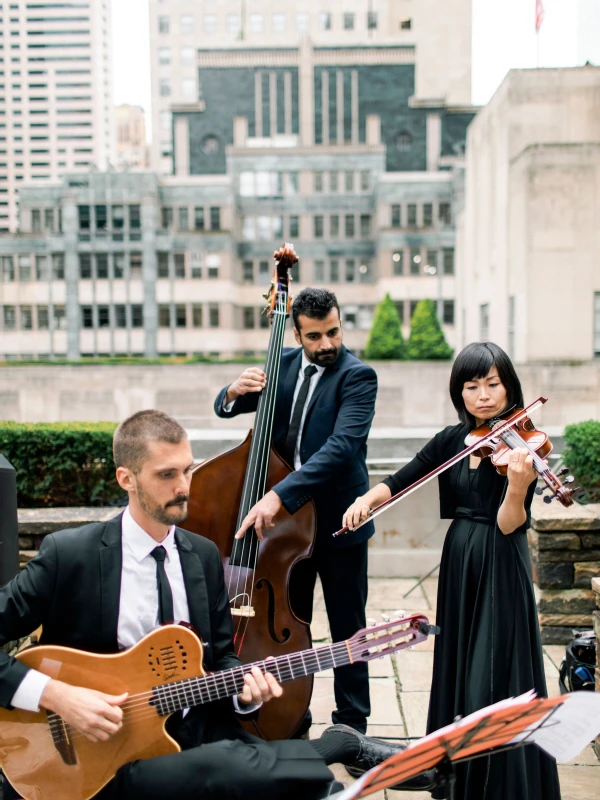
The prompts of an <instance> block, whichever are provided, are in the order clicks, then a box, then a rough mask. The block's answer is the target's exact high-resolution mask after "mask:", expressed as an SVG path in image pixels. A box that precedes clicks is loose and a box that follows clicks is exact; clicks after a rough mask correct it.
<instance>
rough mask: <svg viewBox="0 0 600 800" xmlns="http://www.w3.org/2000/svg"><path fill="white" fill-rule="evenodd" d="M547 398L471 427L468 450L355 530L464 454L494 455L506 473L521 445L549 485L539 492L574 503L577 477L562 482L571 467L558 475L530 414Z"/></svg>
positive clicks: (543, 436)
mask: <svg viewBox="0 0 600 800" xmlns="http://www.w3.org/2000/svg"><path fill="white" fill-rule="evenodd" d="M547 401H548V398H547V397H538V399H537V400H535V401H534V402H533V403H531V404H530V405H528V406H527V407H526V408H512V409H510V410H509V411H508V412H505V414H506V413H508V414H509V416H508V417H507V418H503V417H499V418H496V419H493V420H490V421H489V422H488V423H486V424H485V425H481V426H480V427H479V428H475V430H473V431H471V432H470V433H469V434H468V435H467V436H466V438H465V445H466V447H465V449H464V450H461V452H460V453H458V455H455V456H453V457H452V458H449V459H448V461H445V462H444V463H443V464H441V466H439V467H436V469H434V470H432V471H431V472H429V473H428V474H427V475H425V476H424V477H423V478H420V479H419V480H418V481H415V482H414V483H412V484H411V485H410V486H407V487H406V489H403V490H402V491H401V492H398V493H397V494H395V495H394V496H393V497H390V499H389V500H386V501H385V502H383V503H380V504H379V505H378V506H376V507H375V508H374V509H372V511H371V513H370V514H369V516H368V517H367V519H365V520H363V521H362V522H361V523H360V525H357V526H356V528H355V529H354V530H358V528H361V527H362V526H363V525H364V524H365V523H366V522H368V521H369V520H372V519H374V518H375V517H378V516H379V514H382V513H383V512H384V511H387V509H388V508H391V507H392V506H394V505H396V503H398V502H399V501H400V500H403V499H404V498H405V497H408V495H409V494H412V493H413V492H415V491H416V490H417V489H419V488H420V487H421V486H423V485H424V484H426V483H428V482H429V481H430V480H433V478H436V477H437V476H438V475H441V474H442V472H445V471H446V470H447V469H450V468H451V467H453V466H454V465H455V464H458V463H459V462H460V461H462V460H463V458H466V457H467V456H470V455H471V454H473V455H475V456H479V457H480V458H487V457H490V458H491V461H492V464H493V465H494V466H495V467H496V470H497V471H498V472H499V473H500V474H501V475H506V473H507V470H508V461H509V456H510V452H511V450H515V449H517V448H524V449H525V450H528V451H529V453H530V455H531V456H532V458H533V468H534V469H535V471H536V472H537V473H538V475H539V476H540V477H541V478H542V479H543V481H544V483H545V484H546V486H545V487H536V490H535V491H536V494H542V493H543V492H544V491H545V490H546V489H549V490H550V492H551V495H546V496H545V497H544V502H546V503H550V502H551V501H552V500H553V499H554V498H556V499H557V500H558V501H559V503H561V504H562V505H563V506H565V507H567V508H568V507H569V506H571V505H573V494H574V493H575V492H576V491H577V488H571V487H570V486H568V485H567V484H571V483H573V478H572V477H567V478H565V480H564V481H562V482H561V480H560V478H561V477H562V476H564V475H566V473H567V472H568V469H566V468H564V469H562V470H561V471H560V472H559V473H558V474H557V475H555V474H554V473H553V472H552V470H551V469H550V468H549V467H548V465H547V464H546V462H545V461H544V458H545V457H546V456H547V455H548V454H549V453H551V452H552V443H551V442H550V440H549V438H548V436H547V434H546V433H544V432H543V431H539V430H537V429H536V428H535V426H534V424H533V422H532V421H531V419H530V417H529V415H530V414H531V412H532V411H535V410H536V409H538V408H539V407H540V406H542V405H543V404H544V403H546V402H547ZM348 530H350V529H349V527H348V526H347V525H346V526H344V527H343V528H340V530H339V531H336V532H335V533H334V534H332V535H333V536H341V535H342V534H343V533H347V532H348Z"/></svg>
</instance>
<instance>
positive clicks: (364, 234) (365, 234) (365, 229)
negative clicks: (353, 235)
mask: <svg viewBox="0 0 600 800" xmlns="http://www.w3.org/2000/svg"><path fill="white" fill-rule="evenodd" d="M370 235H371V215H370V214H361V215H360V236H361V239H368V238H369V236H370Z"/></svg>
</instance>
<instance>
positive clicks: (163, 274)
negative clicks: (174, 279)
mask: <svg viewBox="0 0 600 800" xmlns="http://www.w3.org/2000/svg"><path fill="white" fill-rule="evenodd" d="M158 277H159V278H168V277H169V254H168V253H158Z"/></svg>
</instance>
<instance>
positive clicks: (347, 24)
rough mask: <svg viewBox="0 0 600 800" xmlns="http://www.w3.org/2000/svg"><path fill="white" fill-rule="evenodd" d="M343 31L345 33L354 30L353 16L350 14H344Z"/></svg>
mask: <svg viewBox="0 0 600 800" xmlns="http://www.w3.org/2000/svg"><path fill="white" fill-rule="evenodd" d="M344 30H345V31H353V30H354V14H352V13H350V12H347V13H345V14H344Z"/></svg>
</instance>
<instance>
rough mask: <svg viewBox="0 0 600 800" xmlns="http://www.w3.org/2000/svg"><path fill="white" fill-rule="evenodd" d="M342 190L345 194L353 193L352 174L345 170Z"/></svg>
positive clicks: (350, 171)
mask: <svg viewBox="0 0 600 800" xmlns="http://www.w3.org/2000/svg"><path fill="white" fill-rule="evenodd" d="M344 189H345V191H346V192H353V191H354V172H352V170H346V172H345V173H344Z"/></svg>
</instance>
